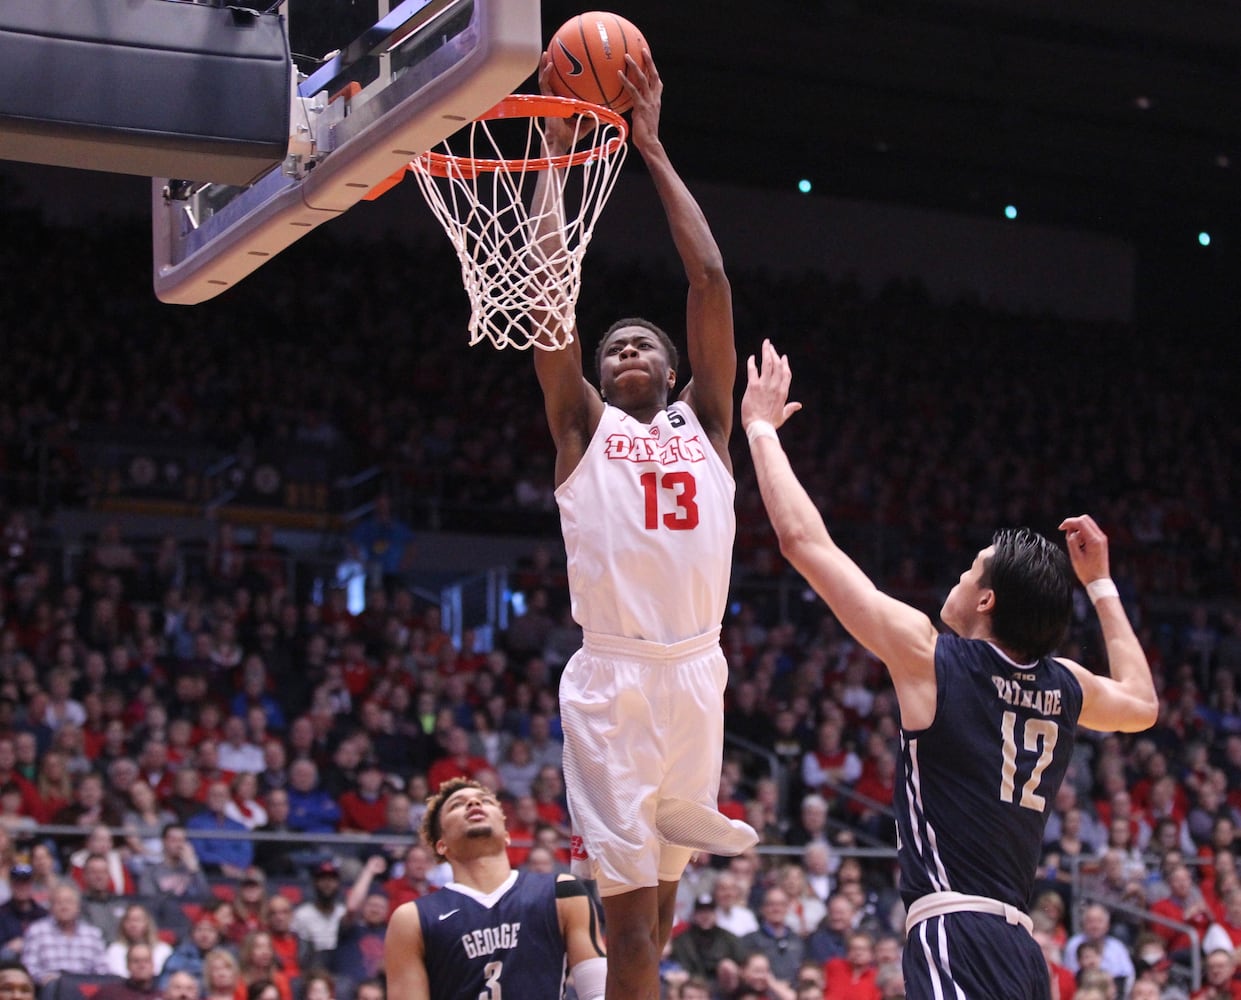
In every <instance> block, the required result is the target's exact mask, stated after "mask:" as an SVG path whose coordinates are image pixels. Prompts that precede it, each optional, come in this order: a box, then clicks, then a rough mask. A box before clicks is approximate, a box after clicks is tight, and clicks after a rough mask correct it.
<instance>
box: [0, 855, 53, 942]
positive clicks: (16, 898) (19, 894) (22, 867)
mask: <svg viewBox="0 0 1241 1000" xmlns="http://www.w3.org/2000/svg"><path fill="white" fill-rule="evenodd" d="M9 885H10V886H11V887H12V895H11V896H10V897H9V898H8V899H7V900H5V901H4V902H3V903H0V961H13V960H15V959H20V958H21V953H22V942H23V936H24V935H25V933H26V928H28V927H29V926H30V925H31V924H32V923H34V922H35V921H36V920H40V919H42V918H43V917H46V916H47V913H48V911H47V907H45V906H42V905H40V904H39V903H36V902H35V901H34V899H33V897H32V892H33V889H34V869H33V868H31V867H30V865H28V864H16V865H14V866H13V867H12V868H11V869H10V870H9Z"/></svg>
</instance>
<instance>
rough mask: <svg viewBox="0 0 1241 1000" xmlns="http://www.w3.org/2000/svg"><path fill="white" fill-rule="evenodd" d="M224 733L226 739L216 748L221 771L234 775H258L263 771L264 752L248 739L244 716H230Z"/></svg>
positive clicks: (225, 724) (226, 720)
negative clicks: (248, 773) (245, 773)
mask: <svg viewBox="0 0 1241 1000" xmlns="http://www.w3.org/2000/svg"><path fill="white" fill-rule="evenodd" d="M223 732H224V738H223V740H222V741H221V742H220V744H219V746H218V747H217V748H216V760H217V762H218V765H219V768H220V770H222V771H226V772H232V773H233V774H237V773H238V772H242V771H248V772H250V773H252V774H258V773H259V772H260V771H262V770H263V768H264V766H265V765H264V763H263V750H262V748H261V747H259V746H258V745H257V744H254V743H251V742H250V741H249V739H248V738H247V735H246V720H245V718H244V716H242V715H239V714H237V715H230V716H228V718H226V719H225V720H224V725H223Z"/></svg>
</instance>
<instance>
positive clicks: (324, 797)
mask: <svg viewBox="0 0 1241 1000" xmlns="http://www.w3.org/2000/svg"><path fill="white" fill-rule="evenodd" d="M287 795H288V799H289V817H288V820H287V822H288V825H289V829H290V830H293V831H295V832H297V833H335V832H336V824H337V823H338V822H339V821H340V806H339V805H337V803H336V800H335V799H334V798H332V796H331V795H329V794H328V793H327V791H325V790H324V789H323V788H322V787H321V786H320V784H319V768H318V767H316V766H315V763H314V761H312V760H307V759H305V758H303V759H301V760H295V761H294V762H293V763H292V764H290V765H289V787H288V789H287Z"/></svg>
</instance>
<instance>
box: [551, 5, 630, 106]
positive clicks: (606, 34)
mask: <svg viewBox="0 0 1241 1000" xmlns="http://www.w3.org/2000/svg"><path fill="white" fill-rule="evenodd" d="M645 45H646V39H645V38H643V37H642V32H640V31H639V30H638V29H637V28H636V27H635V26H634V25H633V23H632V22H631V21H627V20H625V18H623V17H621V16H620V15H619V14H612V13H609V12H608V11H604V10H592V11H590V12H588V13H586V14H578V15H577V17H573V18H570V19H569V20H568V21H566V22H565V23H564V24H562V25H561V26H560V28H559V29H557V31H556V33H555V34H554V35H552V40H551V42H550V43H549V44H548V46H547V51H548V54H549V55H550V56H551V60H552V72H551V79H550V85H551V89H552V93H553V94H556V95H558V96H560V97H576V98H577V99H578V100H582V101H589V102H590V103H591V104H602V105H604V106H605V107H609V108H611V109H612V110H613V111H619V112H625V111H628V110H629V108H630V106H631V105H632V104H633V101H632V100H630V98H629V94H628V93H626V91H625V87H624V84H623V83H622V82H621V80H620V77H619V76H618V75H617V74H618V73H623V72H625V70H626V69H628V64H627V63H626V62H625V54H626V53H629V54H631V55H632V56H633V57H634V59H636V60H638V61H639V63H640V62H641V60H642V49H643V47H644V46H645Z"/></svg>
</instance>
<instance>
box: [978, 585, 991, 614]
mask: <svg viewBox="0 0 1241 1000" xmlns="http://www.w3.org/2000/svg"><path fill="white" fill-rule="evenodd" d="M977 610H978V613H979V614H980V615H989V614H991V612H993V611H994V610H995V591H994V590H992V589H991V588H990V587H988V588H987V589H986V590H984V591H983V592H982V593H981V594H979V595H978V608H977Z"/></svg>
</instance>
